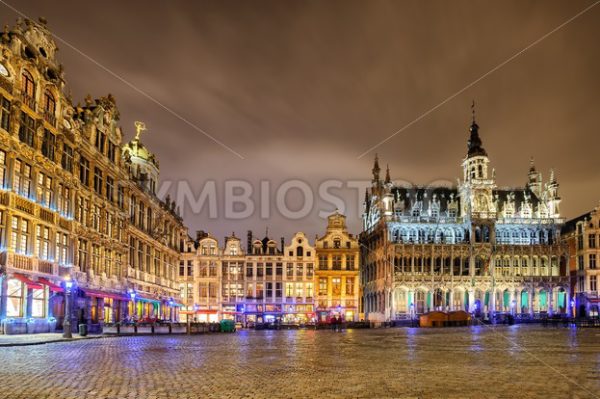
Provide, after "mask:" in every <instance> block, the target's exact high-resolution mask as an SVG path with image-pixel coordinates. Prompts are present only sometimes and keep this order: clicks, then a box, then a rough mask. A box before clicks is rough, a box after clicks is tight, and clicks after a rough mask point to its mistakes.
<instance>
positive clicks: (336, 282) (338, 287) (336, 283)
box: [331, 277, 342, 295]
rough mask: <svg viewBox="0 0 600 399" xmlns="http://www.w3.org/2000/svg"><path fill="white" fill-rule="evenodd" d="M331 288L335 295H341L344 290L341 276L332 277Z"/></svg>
mask: <svg viewBox="0 0 600 399" xmlns="http://www.w3.org/2000/svg"><path fill="white" fill-rule="evenodd" d="M331 289H332V292H333V295H340V294H341V292H342V279H341V277H333V278H332V279H331Z"/></svg>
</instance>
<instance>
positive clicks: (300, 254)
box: [296, 247, 304, 258]
mask: <svg viewBox="0 0 600 399" xmlns="http://www.w3.org/2000/svg"><path fill="white" fill-rule="evenodd" d="M296 256H297V257H299V258H301V257H303V256H304V248H303V247H297V248H296Z"/></svg>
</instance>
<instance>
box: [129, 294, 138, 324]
mask: <svg viewBox="0 0 600 399" xmlns="http://www.w3.org/2000/svg"><path fill="white" fill-rule="evenodd" d="M127 292H128V293H129V297H130V298H131V302H132V305H131V312H132V313H133V314H132V315H130V316H131V320H132V321H135V318H136V313H137V312H136V308H135V290H134V289H133V288H130V289H128V290H127Z"/></svg>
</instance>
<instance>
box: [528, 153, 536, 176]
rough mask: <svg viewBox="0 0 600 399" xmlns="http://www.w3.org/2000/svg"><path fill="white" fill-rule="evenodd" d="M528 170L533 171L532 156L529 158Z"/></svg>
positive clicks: (533, 161)
mask: <svg viewBox="0 0 600 399" xmlns="http://www.w3.org/2000/svg"><path fill="white" fill-rule="evenodd" d="M529 171H530V172H535V160H534V159H533V156H532V157H531V158H529Z"/></svg>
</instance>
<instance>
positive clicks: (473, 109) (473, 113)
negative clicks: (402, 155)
mask: <svg viewBox="0 0 600 399" xmlns="http://www.w3.org/2000/svg"><path fill="white" fill-rule="evenodd" d="M471 115H472V117H473V123H475V100H473V102H472V103H471Z"/></svg>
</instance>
